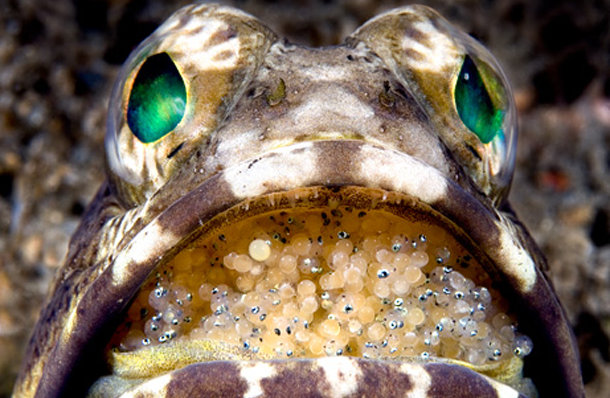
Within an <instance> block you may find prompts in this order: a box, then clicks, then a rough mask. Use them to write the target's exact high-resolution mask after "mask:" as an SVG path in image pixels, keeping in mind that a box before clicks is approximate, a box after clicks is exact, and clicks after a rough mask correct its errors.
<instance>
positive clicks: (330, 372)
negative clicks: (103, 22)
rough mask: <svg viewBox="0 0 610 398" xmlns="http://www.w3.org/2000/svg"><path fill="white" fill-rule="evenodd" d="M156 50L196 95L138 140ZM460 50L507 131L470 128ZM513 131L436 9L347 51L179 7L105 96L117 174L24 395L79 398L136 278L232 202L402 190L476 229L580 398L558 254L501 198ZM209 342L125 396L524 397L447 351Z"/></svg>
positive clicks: (485, 62) (544, 348) (67, 280)
mask: <svg viewBox="0 0 610 398" xmlns="http://www.w3.org/2000/svg"><path fill="white" fill-rule="evenodd" d="M161 52H166V53H167V54H169V55H170V57H171V58H172V60H173V62H174V63H175V64H176V67H177V68H178V70H179V71H180V73H181V75H182V78H183V80H184V82H185V85H186V88H187V93H188V95H187V109H186V113H185V115H184V118H183V119H182V121H181V122H180V124H178V126H177V127H176V129H175V130H174V131H173V132H171V133H169V134H167V135H165V136H164V137H163V138H161V139H159V140H157V141H156V142H153V143H150V144H143V143H142V142H140V141H139V140H138V139H137V138H136V137H135V136H134V135H133V134H132V132H131V131H130V128H129V126H128V125H127V122H126V116H125V111H126V106H127V105H126V104H127V101H128V98H129V92H130V87H131V85H132V84H133V81H134V79H135V75H136V73H137V70H138V68H139V66H140V65H141V64H142V63H143V62H144V60H145V59H146V58H147V57H148V56H150V55H154V54H157V53H161ZM465 54H469V55H470V56H471V57H472V58H474V59H475V60H476V61H477V62H478V65H479V68H480V69H482V73H488V74H491V75H493V76H494V79H495V80H494V81H496V82H497V84H498V87H495V90H494V92H497V93H498V94H497V96H498V98H499V101H500V102H502V103H503V106H504V107H505V109H506V115H505V121H504V126H503V128H504V132H505V136H504V137H500V138H498V139H495V140H493V141H491V142H490V143H489V144H483V143H481V142H480V141H479V140H478V137H477V136H476V135H475V134H473V133H472V132H471V131H470V130H468V128H467V127H466V126H464V125H463V123H462V122H461V120H460V118H459V116H458V115H457V112H456V110H455V105H454V104H453V98H454V97H453V95H452V92H453V87H454V86H455V81H456V78H457V77H456V76H457V74H458V72H459V70H460V67H461V64H462V62H463V59H464V55H465ZM514 130H515V115H514V106H513V105H512V99H511V98H510V89H509V88H508V86H507V85H506V83H505V81H504V78H503V77H502V74H501V72H500V70H499V68H498V66H497V65H496V63H495V61H494V60H493V57H492V56H491V55H489V53H487V51H486V50H484V49H483V48H482V47H481V46H480V45H478V44H477V43H475V42H474V41H473V40H472V39H470V38H469V37H467V36H466V35H464V34H463V33H461V32H459V31H457V30H455V29H454V28H452V27H451V26H450V25H449V24H448V23H447V22H446V21H444V20H443V19H442V18H440V17H439V16H438V15H437V14H436V13H434V12H433V11H431V10H429V9H427V8H424V7H407V8H403V9H398V10H394V11H391V12H389V13H386V14H384V15H382V16H380V17H377V18H375V19H373V20H371V21H370V22H368V23H367V24H365V25H364V26H363V27H361V28H360V29H358V30H357V31H356V32H355V33H354V34H352V35H351V36H350V37H349V38H348V39H346V42H345V44H344V45H342V46H338V47H333V48H323V49H310V48H305V47H300V46H294V45H292V44H289V43H286V42H285V41H283V40H281V39H279V38H278V37H277V36H276V35H275V34H274V33H273V32H271V31H270V30H269V29H268V28H266V27H265V26H264V25H262V24H261V23H260V22H258V21H257V20H256V19H254V18H253V17H251V16H248V15H246V14H243V13H241V12H239V11H237V10H234V9H231V8H227V7H220V6H215V5H204V6H192V7H187V8H185V9H182V10H181V11H179V12H178V13H177V14H175V15H174V16H173V17H172V18H171V19H170V20H169V21H168V22H166V24H164V25H163V26H162V27H161V28H160V29H159V30H157V32H155V33H154V34H153V35H152V36H151V38H149V39H148V40H147V41H146V42H144V43H143V44H142V45H141V46H140V47H139V48H138V49H137V50H136V51H135V52H134V54H133V55H132V56H131V57H130V59H129V60H128V61H127V63H126V66H125V67H124V69H123V71H122V73H121V75H120V76H119V79H118V83H117V86H116V89H115V92H114V94H113V97H112V99H111V101H110V108H109V121H108V132H107V139H106V151H107V154H108V157H107V160H108V162H107V164H108V180H107V182H105V183H104V184H103V186H102V187H101V189H100V191H99V193H98V195H97V196H96V198H95V199H94V201H93V203H92V204H91V205H90V206H89V209H88V210H87V212H86V215H85V217H84V219H83V221H82V223H81V226H80V227H79V229H78V231H77V232H76V233H75V235H74V238H73V240H72V242H71V244H70V249H69V254H68V256H67V259H66V263H65V265H64V266H63V267H62V268H61V270H60V271H59V272H58V275H57V278H56V281H55V283H54V285H53V289H52V291H51V293H50V296H49V300H48V302H47V306H46V308H45V309H44V310H43V312H42V315H41V318H40V320H39V322H38V325H37V327H36V329H35V331H34V334H33V336H32V340H31V343H30V346H29V349H28V352H27V355H26V360H25V362H24V365H23V368H22V372H21V375H20V377H19V380H18V382H17V385H16V387H15V392H14V396H15V397H34V396H35V397H58V396H81V395H84V394H85V392H86V390H87V389H88V386H90V385H91V384H92V383H93V382H94V381H95V380H96V379H98V378H99V377H100V375H102V374H103V368H104V366H105V360H104V358H103V352H102V351H103V347H104V345H105V343H106V342H107V341H108V338H109V336H110V335H111V334H112V331H113V328H114V327H115V326H116V322H117V319H118V316H119V315H120V313H121V311H123V310H124V309H125V307H126V305H127V304H128V302H129V300H130V298H131V297H132V296H133V295H134V294H135V292H136V291H137V289H138V287H139V286H140V285H141V284H142V283H143V282H144V280H145V279H146V278H147V276H148V275H149V274H150V273H151V272H152V271H153V270H154V268H155V267H156V265H157V264H158V263H159V261H160V260H163V259H164V258H167V257H169V256H171V255H172V254H173V253H175V252H176V251H177V250H179V249H180V248H181V247H183V246H184V244H185V242H186V240H187V238H188V237H189V236H192V234H194V233H197V231H199V230H200V229H201V228H203V229H205V228H206V225H208V224H206V222H207V221H209V220H210V219H212V217H214V216H215V215H217V214H219V213H221V212H223V211H225V210H227V209H230V208H232V207H233V210H231V212H230V215H229V216H228V217H227V220H228V221H227V222H230V220H231V217H244V216H247V215H248V213H249V212H252V211H253V209H257V208H259V209H260V208H261V207H263V208H278V207H282V206H283V207H286V208H289V207H290V206H295V205H297V206H298V205H300V206H307V205H310V204H311V203H315V202H316V201H323V200H322V199H320V198H321V197H322V198H323V199H324V198H331V199H333V200H336V199H339V200H347V201H349V200H364V201H366V200H370V198H371V197H373V196H375V197H376V199H375V203H376V205H380V206H382V207H383V206H390V202H389V198H390V197H391V198H394V199H395V198H396V197H398V199H396V200H394V199H392V200H394V202H392V203H393V205H399V206H401V207H402V208H403V209H404V210H405V211H409V209H411V208H412V209H413V211H415V209H417V211H419V212H422V213H425V214H427V215H428V216H429V217H433V218H436V219H439V220H443V222H444V223H447V228H450V229H451V230H455V232H456V234H459V235H461V236H463V237H464V240H466V241H468V242H470V243H469V245H471V246H472V250H473V252H475V253H480V255H481V256H482V257H483V258H482V259H481V261H483V262H488V263H489V264H492V267H493V270H492V272H491V274H492V275H493V277H494V278H495V279H496V280H497V282H498V283H501V284H502V285H503V286H504V287H503V292H504V293H505V294H507V295H509V296H510V298H511V300H513V302H514V303H516V304H517V306H518V307H519V308H520V313H519V315H520V321H521V325H522V327H523V328H524V330H525V332H526V333H528V334H529V335H530V336H532V339H533V340H534V346H535V351H534V353H533V354H532V355H531V356H530V357H528V359H527V360H526V364H525V373H526V376H527V377H531V378H532V380H533V382H534V384H535V385H536V387H537V389H538V391H539V393H540V396H543V397H549V396H556V397H560V396H563V397H583V396H584V393H583V387H582V381H581V376H580V370H579V366H578V355H577V352H576V348H575V346H574V342H573V338H572V335H571V331H570V328H569V326H568V324H567V321H566V319H565V315H564V313H563V310H562V309H561V306H560V305H559V303H558V301H557V298H556V297H555V294H554V292H553V289H552V287H551V286H550V284H549V281H548V279H547V278H546V277H545V275H544V272H545V271H546V264H545V262H544V259H543V258H542V256H541V255H540V254H539V251H538V250H537V248H536V246H535V244H534V243H533V242H532V240H531V239H530V237H529V235H528V234H527V232H526V231H525V230H524V228H523V226H522V225H521V224H520V223H519V222H518V221H517V219H516V217H515V216H514V215H513V213H512V212H511V210H510V207H509V206H508V204H507V203H506V200H505V198H506V194H507V192H508V187H509V185H510V179H511V174H512V166H513V161H512V159H513V156H514V152H513V151H514V140H515V136H516V132H515V131H514ZM323 187H330V188H332V189H326V188H323ZM339 187H343V188H339ZM389 193H391V194H389ZM264 195H273V196H271V197H270V196H264ZM261 197H264V198H263V199H259V198H261ZM349 198H352V199H349ZM354 198H356V199H354ZM362 198H365V199H362ZM366 198H368V199H366ZM211 355H212V357H213V359H216V360H215V361H209V362H202V363H199V364H194V365H191V366H187V367H185V368H183V369H179V370H176V371H174V372H172V373H169V374H167V375H163V376H159V377H157V378H152V379H150V380H148V381H146V380H136V381H133V382H132V384H131V386H133V390H132V391H130V392H125V393H124V394H123V395H120V396H124V397H127V396H139V397H146V396H156V397H170V396H171V397H183V396H206V395H208V396H278V397H279V396H288V395H290V396H308V397H310V396H332V397H344V396H345V397H347V396H379V397H381V396H412V397H415V396H417V397H437V396H438V397H440V396H449V395H450V396H454V397H457V396H464V397H466V396H478V397H482V396H489V397H495V396H501V397H517V396H522V395H520V394H519V392H517V391H516V390H515V389H514V388H517V389H521V385H520V380H521V379H520V376H518V375H517V376H518V380H515V379H514V376H515V375H512V376H511V377H513V379H511V380H508V381H507V380H505V379H503V375H502V374H500V375H495V376H494V377H495V378H496V379H497V380H504V381H505V382H507V383H508V384H511V386H512V387H509V386H508V385H505V384H503V383H501V382H499V381H497V380H493V379H491V378H489V377H487V376H484V375H481V374H480V373H477V372H475V371H473V370H471V369H469V368H467V367H464V366H461V365H458V364H451V363H446V362H442V361H439V360H429V361H423V360H416V359H412V360H411V361H405V362H404V363H401V362H386V361H380V360H376V361H372V360H364V359H362V358H342V357H337V358H320V359H301V360H284V361H280V360H275V361H264V360H256V361H235V360H230V359H229V358H227V355H225V354H223V353H222V352H212V353H211ZM140 383H141V384H140ZM119 384H120V383H117V382H116V381H112V380H109V381H108V384H106V386H107V387H105V388H106V390H105V391H106V392H108V391H110V392H111V393H112V394H114V395H116V394H119V393H120V392H121V391H123V390H124V389H125V388H127V387H125V386H124V385H123V387H121V386H120V385H119ZM102 385H103V382H102ZM523 385H524V387H522V392H525V393H526V394H527V393H531V390H530V389H528V387H527V383H525V384H523ZM513 387H514V388H513ZM101 390H103V388H102V389H101ZM106 396H108V395H106Z"/></svg>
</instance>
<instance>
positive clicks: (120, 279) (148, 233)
mask: <svg viewBox="0 0 610 398" xmlns="http://www.w3.org/2000/svg"><path fill="white" fill-rule="evenodd" d="M179 240H180V237H179V236H176V235H175V234H173V233H171V231H169V230H168V229H167V228H163V227H161V225H160V224H159V223H158V222H157V221H153V222H151V223H150V224H149V225H148V226H146V228H144V229H143V230H142V231H140V232H139V233H138V235H136V237H135V238H134V239H133V240H132V242H131V244H130V245H129V247H128V248H127V250H123V251H122V252H121V253H120V254H119V255H118V257H117V258H116V260H115V261H114V263H113V264H112V284H113V285H114V286H118V285H122V284H124V283H125V282H127V281H128V280H129V278H130V277H131V276H132V270H131V265H132V264H142V263H144V262H146V261H150V260H151V259H152V258H154V257H158V256H159V254H160V253H166V252H167V251H168V250H169V249H170V248H171V247H173V246H175V245H176V244H178V242H179Z"/></svg>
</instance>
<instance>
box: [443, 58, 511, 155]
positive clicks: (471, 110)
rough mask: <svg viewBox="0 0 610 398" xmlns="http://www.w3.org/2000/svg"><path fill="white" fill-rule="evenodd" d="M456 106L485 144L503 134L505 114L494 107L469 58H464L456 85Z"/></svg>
mask: <svg viewBox="0 0 610 398" xmlns="http://www.w3.org/2000/svg"><path fill="white" fill-rule="evenodd" d="M455 105H456V107H457V111H458V115H460V119H462V122H463V123H464V124H465V125H466V127H468V128H469V129H470V130H471V131H472V132H473V133H475V134H476V135H477V137H479V139H480V140H481V142H482V143H483V144H487V143H489V142H491V141H492V140H493V139H494V138H495V137H496V136H497V135H498V134H499V133H501V127H502V120H503V117H504V112H503V111H502V110H501V109H497V108H496V107H495V106H494V104H493V102H492V100H491V97H490V96H489V93H488V92H487V88H486V87H485V83H483V79H482V78H481V74H480V73H479V70H478V69H477V66H476V65H475V63H474V61H473V60H472V59H471V58H470V57H469V56H466V57H465V58H464V63H463V64H462V70H461V71H460V75H459V76H458V80H457V83H456V85H455Z"/></svg>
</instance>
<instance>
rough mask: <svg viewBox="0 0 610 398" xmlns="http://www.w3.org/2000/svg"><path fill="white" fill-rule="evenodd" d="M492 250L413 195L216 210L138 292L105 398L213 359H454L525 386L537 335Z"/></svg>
mask: <svg viewBox="0 0 610 398" xmlns="http://www.w3.org/2000/svg"><path fill="white" fill-rule="evenodd" d="M506 297H507V296H506V286H504V285H503V282H502V280H501V278H500V277H499V276H498V273H497V271H495V270H494V268H493V265H492V262H491V261H490V260H489V258H488V257H487V255H486V254H485V253H484V252H483V251H482V250H481V248H479V246H478V245H477V244H476V243H475V242H473V241H472V239H471V238H470V237H469V236H468V235H467V234H466V233H464V231H462V230H461V229H460V228H459V227H458V226H457V225H456V224H455V223H453V222H451V221H450V220H448V219H447V218H446V217H444V216H443V215H441V214H440V213H439V212H438V211H435V210H434V209H433V208H432V207H430V206H429V205H427V204H425V203H423V202H421V201H419V200H417V199H416V198H414V197H411V196H409V195H405V194H399V193H396V192H388V191H383V190H379V189H370V188H362V187H353V186H352V187H341V188H325V187H311V188H297V189H294V190H291V191H287V192H282V193H274V194H268V195H263V196H259V197H257V198H256V199H250V200H247V201H246V202H242V203H240V204H238V205H236V206H234V207H232V208H230V209H228V210H226V211H224V212H222V213H220V214H218V215H216V216H215V217H213V218H212V219H211V220H210V221H208V222H207V223H205V224H204V225H203V226H200V227H199V228H197V230H196V231H194V232H193V233H192V234H191V235H190V236H189V237H188V238H186V239H184V240H183V241H181V242H180V244H179V245H178V246H176V247H174V248H173V249H172V251H171V254H170V255H168V256H166V257H165V258H164V259H163V260H162V261H161V263H159V264H158V265H157V266H156V268H155V270H154V271H153V272H152V274H151V275H150V276H149V278H148V279H147V281H146V282H145V283H144V284H143V285H142V286H141V287H140V289H139V291H138V293H137V294H136V295H135V297H134V298H133V299H132V302H131V304H130V305H129V306H128V309H127V310H126V312H125V314H124V317H123V320H122V321H121V323H120V326H119V327H118V328H117V329H116V331H115V333H114V336H113V337H112V339H111V340H110V342H109V343H108V345H107V348H106V356H107V358H108V363H109V367H110V370H111V373H112V375H111V376H109V377H106V378H103V379H101V382H98V384H97V387H94V388H93V390H92V391H94V392H95V393H96V394H97V393H99V394H100V395H95V394H94V396H104V395H103V390H104V386H105V385H106V384H105V383H108V380H112V383H113V384H112V385H113V389H114V390H113V393H114V394H116V392H117V391H116V384H117V383H118V384H121V385H122V387H121V389H123V390H125V391H127V390H129V388H132V387H134V386H137V385H139V384H141V383H142V382H143V381H146V380H151V379H155V378H158V377H162V376H163V375H166V374H168V373H170V372H174V371H176V370H178V369H182V368H185V367H188V366H190V365H196V364H201V363H206V362H210V363H211V362H215V361H227V360H228V361H239V362H249V361H250V362H256V361H259V362H260V361H263V362H264V361H271V362H273V361H278V360H282V361H292V360H294V359H302V358H319V357H335V356H344V357H345V356H348V357H355V358H364V359H370V360H383V361H387V362H388V363H413V362H418V363H420V362H425V363H448V364H455V365H459V366H461V367H464V368H469V369H472V370H474V371H476V372H478V373H480V374H484V375H486V376H489V377H491V378H496V379H499V380H501V381H502V382H504V383H508V384H516V385H515V386H514V387H516V388H519V384H520V383H522V377H521V370H522V363H523V358H524V357H526V356H527V355H528V354H529V353H530V351H531V350H532V342H531V339H530V338H529V337H528V336H526V335H524V334H521V333H520V332H519V327H518V322H519V309H518V308H514V306H511V305H510V303H509V300H508V299H507V298H506Z"/></svg>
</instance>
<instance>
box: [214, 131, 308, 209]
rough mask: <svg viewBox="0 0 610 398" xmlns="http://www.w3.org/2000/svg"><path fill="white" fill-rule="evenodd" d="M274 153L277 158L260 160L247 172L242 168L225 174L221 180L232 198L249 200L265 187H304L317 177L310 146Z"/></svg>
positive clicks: (285, 149)
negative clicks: (225, 183) (228, 188)
mask: <svg viewBox="0 0 610 398" xmlns="http://www.w3.org/2000/svg"><path fill="white" fill-rule="evenodd" d="M276 152H277V153H278V154H281V155H280V156H270V157H265V158H262V159H261V160H260V161H258V162H257V163H256V164H253V165H252V168H251V169H249V168H248V166H247V165H246V166H244V165H243V164H242V165H237V166H236V167H232V168H229V169H227V170H226V171H225V178H224V179H225V181H226V182H227V183H228V184H229V185H230V186H231V191H232V194H233V195H234V196H235V197H237V198H239V199H244V198H253V197H256V196H259V195H262V194H265V193H267V191H268V190H269V187H281V188H282V189H285V190H288V189H294V188H298V187H304V186H307V185H309V182H310V181H312V180H314V179H315V177H316V176H317V174H318V173H317V164H316V162H315V161H312V160H313V159H316V156H317V155H316V153H315V148H314V146H313V144H312V143H310V142H304V143H300V144H295V145H291V146H290V147H285V148H280V149H279V150H277V151H276Z"/></svg>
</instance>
